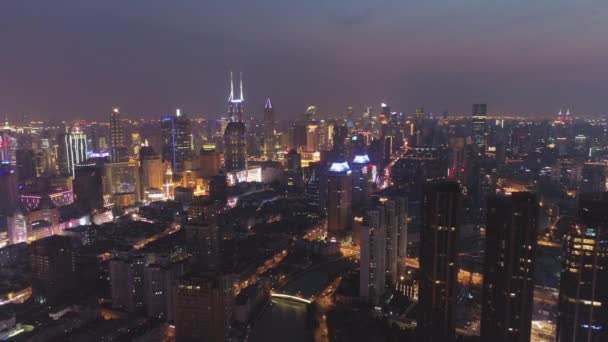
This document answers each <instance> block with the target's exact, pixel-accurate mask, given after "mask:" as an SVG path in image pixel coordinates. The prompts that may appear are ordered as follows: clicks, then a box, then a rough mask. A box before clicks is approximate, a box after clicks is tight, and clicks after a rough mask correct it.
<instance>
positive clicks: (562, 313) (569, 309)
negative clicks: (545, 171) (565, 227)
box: [557, 192, 608, 342]
mask: <svg viewBox="0 0 608 342" xmlns="http://www.w3.org/2000/svg"><path fill="white" fill-rule="evenodd" d="M606 208H608V192H601V193H587V194H581V195H580V198H579V208H578V218H579V220H580V222H579V223H578V224H576V225H574V226H573V227H572V228H571V230H570V231H568V232H567V233H566V236H565V238H564V243H563V247H564V251H563V254H562V260H563V264H562V270H561V277H560V286H559V303H558V306H559V313H558V320H557V341H559V342H562V341H563V342H565V341H567V342H574V341H576V342H579V341H580V342H599V341H608V211H607V210H606Z"/></svg>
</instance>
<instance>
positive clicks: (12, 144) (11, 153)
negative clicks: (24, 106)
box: [0, 120, 17, 166]
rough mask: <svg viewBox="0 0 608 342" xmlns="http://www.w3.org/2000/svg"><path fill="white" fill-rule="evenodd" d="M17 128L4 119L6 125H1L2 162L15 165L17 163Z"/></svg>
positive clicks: (0, 154)
mask: <svg viewBox="0 0 608 342" xmlns="http://www.w3.org/2000/svg"><path fill="white" fill-rule="evenodd" d="M15 133H16V132H15V130H14V129H13V127H11V126H10V125H9V124H8V120H5V121H4V127H0V162H3V163H8V164H10V165H13V166H14V165H15V164H16V163H17V160H16V154H15V151H16V149H17V139H16V137H15Z"/></svg>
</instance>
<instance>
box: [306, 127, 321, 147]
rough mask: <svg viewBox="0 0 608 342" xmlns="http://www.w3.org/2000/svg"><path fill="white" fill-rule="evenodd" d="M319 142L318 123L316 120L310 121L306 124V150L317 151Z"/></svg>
mask: <svg viewBox="0 0 608 342" xmlns="http://www.w3.org/2000/svg"><path fill="white" fill-rule="evenodd" d="M320 142H321V141H320V136H319V125H317V122H316V121H311V122H309V123H308V124H307V125H306V151H307V152H314V151H318V150H319V144H320Z"/></svg>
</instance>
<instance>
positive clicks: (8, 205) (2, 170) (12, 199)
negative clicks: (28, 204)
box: [0, 164, 19, 216]
mask: <svg viewBox="0 0 608 342" xmlns="http://www.w3.org/2000/svg"><path fill="white" fill-rule="evenodd" d="M0 194H2V200H1V201H0V216H9V215H11V214H12V213H13V210H14V209H15V207H16V206H17V201H19V197H18V193H17V174H16V173H15V170H14V169H13V168H11V166H10V165H8V164H0Z"/></svg>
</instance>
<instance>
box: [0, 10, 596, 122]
mask: <svg viewBox="0 0 608 342" xmlns="http://www.w3.org/2000/svg"><path fill="white" fill-rule="evenodd" d="M346 5H348V6H346ZM551 5H552V6H546V4H544V3H542V2H539V3H536V4H530V3H528V2H509V3H503V4H486V3H482V2H479V1H471V2H469V3H466V4H456V3H454V4H441V3H439V2H434V1H430V2H425V3H424V4H419V3H414V2H411V1H405V2H396V1H379V2H374V3H369V2H364V1H354V2H352V1H350V2H348V4H347V3H345V2H343V1H338V2H332V3H331V4H329V3H323V2H318V1H311V2H307V3H306V4H289V5H288V4H281V3H278V2H276V1H274V0H264V1H261V2H255V3H251V2H243V1H234V2H229V3H222V4H213V5H208V4H198V3H193V2H190V1H185V0H184V1H179V2H172V3H171V4H165V3H163V2H159V1H152V2H147V3H146V6H145V7H142V6H140V5H137V4H124V3H120V6H119V5H118V3H117V2H114V1H110V2H104V3H103V4H99V3H96V4H88V5H82V4H78V3H77V2H74V1H70V0H61V1H54V2H53V3H52V4H40V5H38V6H37V8H36V9H32V8H31V6H28V5H27V4H21V3H19V4H7V5H3V7H5V8H4V9H3V10H2V11H0V13H1V14H0V19H1V21H2V22H3V26H4V29H3V30H2V32H0V38H1V39H2V40H3V41H4V42H5V43H6V45H5V52H4V53H3V56H2V57H0V58H1V59H0V60H1V61H2V64H3V65H9V66H11V67H10V68H6V70H5V72H4V76H3V77H2V79H0V103H2V107H0V115H2V116H5V115H8V116H9V118H11V119H15V118H17V117H19V115H21V114H23V113H28V114H29V115H30V116H32V117H41V118H43V119H44V118H59V119H74V118H77V117H78V118H82V117H86V118H87V119H95V120H99V119H101V118H103V117H105V114H106V113H107V108H108V107H111V106H118V107H120V108H121V110H122V111H123V112H124V113H127V114H130V115H133V116H137V117H139V116H144V117H146V118H155V117H158V116H160V115H166V114H167V113H170V112H172V111H173V110H174V109H175V108H182V109H183V110H184V112H186V113H194V114H196V115H199V114H203V115H204V117H207V118H212V117H216V116H218V115H220V114H225V113H226V108H225V101H224V99H225V93H226V89H228V80H227V79H228V77H227V74H228V73H229V70H235V71H236V70H239V71H242V72H243V75H244V79H245V83H246V84H247V93H246V94H245V96H246V97H247V98H248V103H249V107H248V114H249V115H254V116H261V115H262V112H263V106H264V102H265V99H266V98H267V97H268V96H270V97H271V98H272V99H273V103H274V105H275V106H276V108H277V118H279V119H293V118H295V117H296V116H297V115H300V114H302V113H303V112H304V109H305V108H306V107H307V106H308V105H311V104H313V105H317V106H318V107H319V111H320V113H332V114H333V113H340V112H343V111H344V110H345V108H346V107H347V106H354V107H355V108H358V109H359V111H360V112H362V111H363V110H364V107H365V106H366V105H373V106H376V104H378V103H380V102H387V103H390V104H391V106H392V107H393V108H395V109H398V110H400V111H404V112H405V111H413V110H414V108H416V107H417V106H420V105H422V106H424V107H425V108H426V109H427V111H428V112H434V113H443V111H445V110H447V111H449V112H455V113H468V112H469V108H470V103H477V102H480V103H490V104H492V105H491V106H490V110H489V114H493V113H509V114H517V115H543V116H548V115H552V114H553V113H557V112H558V111H559V110H560V109H566V108H571V109H572V110H573V112H574V113H575V114H577V115H578V114H585V115H586V114H595V115H601V114H603V112H604V108H605V107H606V105H608V102H607V100H605V99H604V98H603V97H602V96H601V95H600V94H602V93H603V92H604V91H605V90H606V86H605V85H604V82H603V80H604V78H605V72H604V71H603V70H605V69H606V68H605V64H606V62H605V61H606V58H605V57H606V56H607V55H608V51H606V50H605V49H604V48H603V47H602V46H603V44H601V41H602V37H603V32H606V30H607V29H608V27H607V26H606V24H604V23H602V22H601V21H600V20H599V19H600V18H601V17H602V14H605V13H606V11H607V10H608V6H606V5H602V4H597V3H595V4H592V3H591V2H577V3H576V4H570V3H567V2H564V1H560V2H557V3H556V2H552V3H551ZM242 13H247V16H245V15H244V14H242ZM229 14H234V15H236V18H238V19H239V20H228V21H227V20H225V19H223V18H227V17H228V16H227V15H229ZM497 17H499V18H500V19H494V18H497ZM287 18H289V20H286V19H287ZM235 22H236V23H235ZM507 28H508V29H507ZM321 33H323V34H321ZM258 103H259V105H258Z"/></svg>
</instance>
